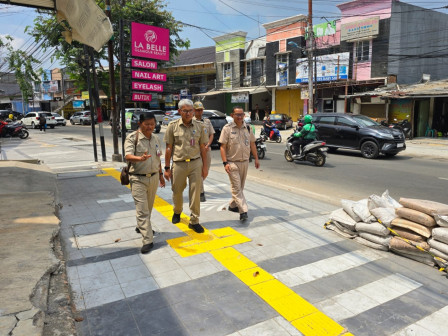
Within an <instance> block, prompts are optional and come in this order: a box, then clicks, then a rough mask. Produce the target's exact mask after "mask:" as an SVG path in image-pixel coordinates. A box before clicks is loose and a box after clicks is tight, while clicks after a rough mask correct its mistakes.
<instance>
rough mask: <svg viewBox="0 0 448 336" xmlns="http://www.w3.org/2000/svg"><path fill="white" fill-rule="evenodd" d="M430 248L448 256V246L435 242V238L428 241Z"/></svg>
mask: <svg viewBox="0 0 448 336" xmlns="http://www.w3.org/2000/svg"><path fill="white" fill-rule="evenodd" d="M428 244H429V246H431V247H433V248H435V249H438V250H439V251H440V252H443V253H445V254H447V255H448V244H445V243H442V242H439V241H437V240H435V239H434V238H430V239H428Z"/></svg>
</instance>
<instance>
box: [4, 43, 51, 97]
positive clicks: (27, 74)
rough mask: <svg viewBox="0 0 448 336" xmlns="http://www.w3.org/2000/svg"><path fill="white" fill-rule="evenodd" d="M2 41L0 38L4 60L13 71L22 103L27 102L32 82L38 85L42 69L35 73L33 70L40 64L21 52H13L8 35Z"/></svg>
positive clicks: (31, 92) (31, 89)
mask: <svg viewBox="0 0 448 336" xmlns="http://www.w3.org/2000/svg"><path fill="white" fill-rule="evenodd" d="M4 39H5V40H2V39H1V37H0V48H4V49H6V57H5V60H6V62H7V63H8V66H9V68H10V69H13V70H14V74H15V77H16V80H17V83H18V84H19V87H20V91H22V95H23V99H24V101H28V98H29V97H32V95H33V82H37V83H40V75H41V74H42V69H39V70H36V71H35V70H34V69H33V68H34V67H35V66H36V65H37V64H39V63H40V62H39V61H38V60H37V59H35V58H34V57H32V56H29V55H27V54H26V53H25V52H24V51H22V50H14V48H13V46H12V44H11V42H12V41H13V38H12V37H11V36H9V35H8V36H6V37H5V38H4Z"/></svg>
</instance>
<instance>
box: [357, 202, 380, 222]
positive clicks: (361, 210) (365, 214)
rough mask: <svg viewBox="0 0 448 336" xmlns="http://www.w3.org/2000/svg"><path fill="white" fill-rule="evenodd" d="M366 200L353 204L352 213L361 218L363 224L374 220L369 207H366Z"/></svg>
mask: <svg viewBox="0 0 448 336" xmlns="http://www.w3.org/2000/svg"><path fill="white" fill-rule="evenodd" d="M367 203H368V200H367V198H366V199H362V200H360V201H358V202H355V203H354V204H353V212H354V213H355V214H356V215H357V216H358V217H359V218H361V220H362V221H363V222H364V223H370V222H375V221H376V218H375V216H373V215H372V214H371V213H370V210H369V207H368V205H367Z"/></svg>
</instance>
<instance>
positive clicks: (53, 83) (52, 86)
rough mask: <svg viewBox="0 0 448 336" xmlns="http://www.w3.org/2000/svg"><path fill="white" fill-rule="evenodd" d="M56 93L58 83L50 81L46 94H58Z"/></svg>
mask: <svg viewBox="0 0 448 336" xmlns="http://www.w3.org/2000/svg"><path fill="white" fill-rule="evenodd" d="M58 91H59V85H58V81H50V88H49V90H48V92H58Z"/></svg>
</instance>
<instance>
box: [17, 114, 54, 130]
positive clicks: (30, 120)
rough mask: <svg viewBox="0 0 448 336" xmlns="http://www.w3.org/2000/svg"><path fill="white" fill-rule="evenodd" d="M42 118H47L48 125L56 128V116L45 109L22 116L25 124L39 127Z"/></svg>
mask: <svg viewBox="0 0 448 336" xmlns="http://www.w3.org/2000/svg"><path fill="white" fill-rule="evenodd" d="M40 118H45V119H47V127H50V128H54V127H55V126H56V125H57V124H58V123H57V121H56V118H55V117H53V116H52V115H51V113H50V112H45V111H38V112H29V113H27V114H26V115H25V116H24V117H23V118H22V122H23V124H24V125H25V126H31V127H32V128H38V127H39V121H40Z"/></svg>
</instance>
